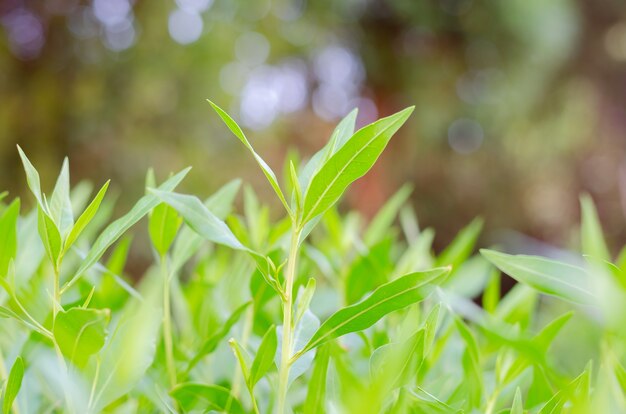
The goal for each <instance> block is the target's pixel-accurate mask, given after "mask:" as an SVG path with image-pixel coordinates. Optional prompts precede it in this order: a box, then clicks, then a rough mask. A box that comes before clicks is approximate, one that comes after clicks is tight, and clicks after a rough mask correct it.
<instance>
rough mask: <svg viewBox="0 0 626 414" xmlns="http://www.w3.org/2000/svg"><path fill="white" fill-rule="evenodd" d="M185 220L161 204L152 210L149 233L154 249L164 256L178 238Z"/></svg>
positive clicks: (167, 206)
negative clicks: (177, 235)
mask: <svg viewBox="0 0 626 414" xmlns="http://www.w3.org/2000/svg"><path fill="white" fill-rule="evenodd" d="M182 222H183V220H182V218H181V217H179V215H178V214H177V213H176V210H174V209H173V208H172V207H170V206H169V205H167V204H165V203H161V204H159V205H158V206H156V207H155V208H154V210H152V215H151V216H150V221H149V223H148V231H149V233H150V239H151V240H152V244H153V245H154V248H155V249H156V251H157V252H158V253H159V255H161V256H164V255H165V254H166V253H167V251H168V250H169V248H170V246H171V245H172V243H173V242H174V238H176V233H178V229H179V227H180V225H181V224H182Z"/></svg>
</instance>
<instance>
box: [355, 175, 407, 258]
mask: <svg viewBox="0 0 626 414" xmlns="http://www.w3.org/2000/svg"><path fill="white" fill-rule="evenodd" d="M412 191H413V186H411V185H410V184H405V185H403V186H402V187H401V188H400V189H399V190H398V191H397V192H396V193H395V194H394V195H393V196H392V197H391V198H390V199H389V200H388V201H387V202H386V203H385V205H383V207H382V208H381V209H380V211H379V212H378V213H376V215H375V216H374V218H373V219H372V221H371V222H370V225H369V226H368V227H367V231H366V232H365V235H364V236H363V241H364V242H365V244H366V245H368V246H373V245H374V244H376V243H377V242H379V241H380V240H382V239H383V238H384V237H386V236H387V235H388V234H389V228H390V227H391V225H392V224H393V221H394V220H395V219H396V217H397V216H398V213H399V212H400V208H402V206H403V205H404V203H406V201H407V200H408V198H409V196H410V195H411V192H412Z"/></svg>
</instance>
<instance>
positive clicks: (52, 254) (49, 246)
mask: <svg viewBox="0 0 626 414" xmlns="http://www.w3.org/2000/svg"><path fill="white" fill-rule="evenodd" d="M37 214H38V216H37V230H38V231H39V237H40V238H41V241H42V243H43V246H44V248H45V249H46V253H47V254H48V258H49V259H50V261H51V262H52V264H53V266H54V268H55V269H57V267H58V263H57V261H58V259H59V255H60V254H61V243H62V241H61V234H60V233H59V229H58V228H57V226H56V224H54V221H53V220H52V219H51V218H50V216H48V214H46V213H45V212H44V211H43V209H42V208H41V206H38V207H37Z"/></svg>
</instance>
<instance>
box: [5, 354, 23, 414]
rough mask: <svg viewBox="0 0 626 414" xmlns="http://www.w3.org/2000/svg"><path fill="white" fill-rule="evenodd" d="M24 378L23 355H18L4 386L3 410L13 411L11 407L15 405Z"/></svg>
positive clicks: (6, 411) (6, 413)
mask: <svg viewBox="0 0 626 414" xmlns="http://www.w3.org/2000/svg"><path fill="white" fill-rule="evenodd" d="M23 378H24V361H23V360H22V357H19V356H18V357H17V358H16V359H15V362H14V363H13V366H12V367H11V372H9V379H8V380H7V382H6V385H5V386H4V395H3V398H2V412H3V413H5V414H8V413H10V412H11V408H12V407H13V402H14V401H15V398H16V397H17V393H18V392H19V391H20V388H21V386H22V379H23Z"/></svg>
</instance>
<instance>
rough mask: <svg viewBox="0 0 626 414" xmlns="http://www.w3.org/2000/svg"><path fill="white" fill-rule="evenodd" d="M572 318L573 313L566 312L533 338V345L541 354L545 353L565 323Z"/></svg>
mask: <svg viewBox="0 0 626 414" xmlns="http://www.w3.org/2000/svg"><path fill="white" fill-rule="evenodd" d="M572 316H574V312H567V313H565V314H563V315H561V316H559V317H558V318H556V319H554V320H553V321H551V322H550V323H548V324H547V325H546V326H545V327H544V328H543V329H542V330H541V331H540V332H539V333H538V334H537V335H535V337H534V338H533V343H534V344H535V345H537V346H538V347H539V348H540V350H541V352H543V353H546V352H547V351H548V348H549V347H550V345H551V344H552V342H553V341H554V339H555V338H556V336H557V335H558V334H559V332H561V329H563V327H564V326H565V324H567V322H568V321H569V320H570V319H571V318H572Z"/></svg>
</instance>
